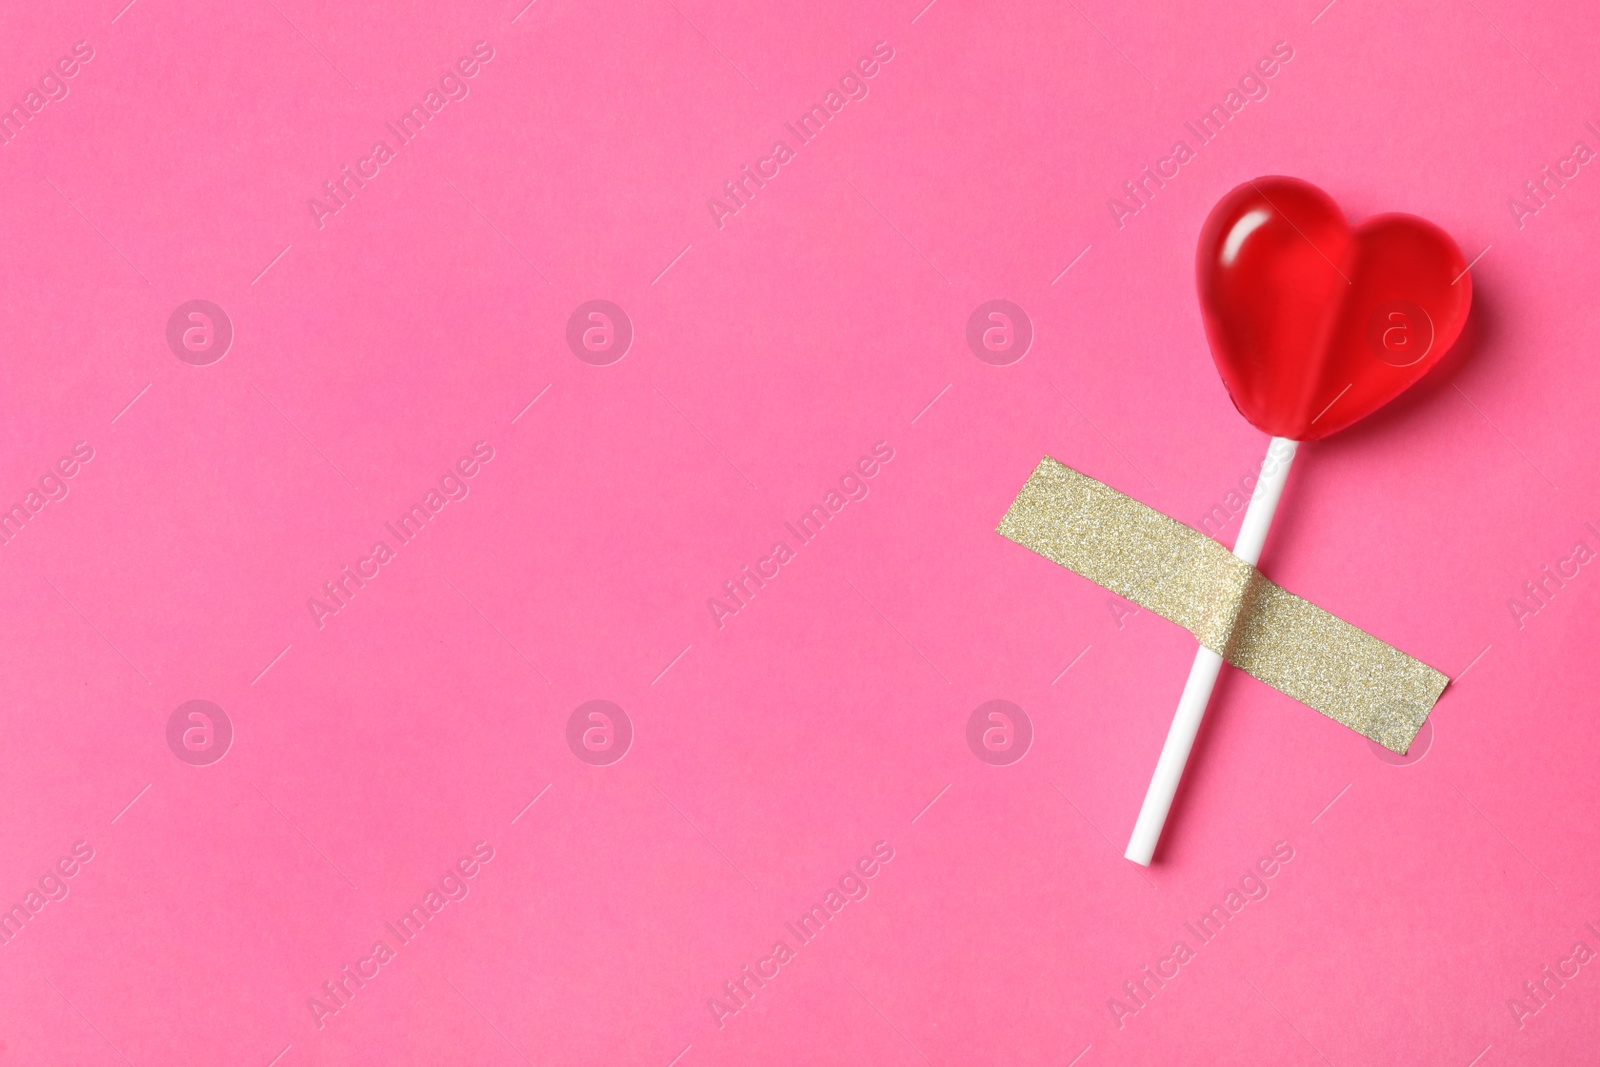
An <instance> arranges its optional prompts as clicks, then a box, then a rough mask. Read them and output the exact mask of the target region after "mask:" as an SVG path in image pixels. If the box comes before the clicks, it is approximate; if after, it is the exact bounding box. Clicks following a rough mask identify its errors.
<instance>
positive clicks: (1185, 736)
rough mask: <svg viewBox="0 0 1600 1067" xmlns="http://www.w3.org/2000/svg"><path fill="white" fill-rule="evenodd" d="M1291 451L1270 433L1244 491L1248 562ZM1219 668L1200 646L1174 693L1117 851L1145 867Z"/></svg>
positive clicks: (1242, 546) (1261, 540)
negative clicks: (1152, 766) (1146, 784)
mask: <svg viewBox="0 0 1600 1067" xmlns="http://www.w3.org/2000/svg"><path fill="white" fill-rule="evenodd" d="M1294 451H1295V442H1293V441H1291V440H1289V439H1288V438H1287V437H1274V438H1273V439H1272V443H1271V444H1269V445H1268V446H1267V458H1266V459H1265V460H1263V461H1262V464H1261V476H1260V478H1259V479H1257V481H1256V488H1255V492H1254V493H1252V494H1251V495H1250V506H1249V508H1247V509H1246V510H1245V513H1244V524H1243V525H1242V526H1241V527H1240V529H1239V539H1238V541H1237V542H1235V543H1234V546H1233V554H1234V555H1235V556H1238V557H1239V558H1240V559H1242V560H1244V561H1245V562H1246V563H1248V564H1250V565H1251V566H1252V567H1253V566H1255V565H1256V561H1257V560H1259V559H1260V558H1261V546H1262V545H1263V544H1265V543H1266V540H1267V529H1268V528H1269V527H1271V525H1272V516H1273V513H1274V512H1276V511H1277V510H1278V498H1279V497H1280V496H1282V495H1283V483H1284V481H1285V480H1286V479H1287V478H1288V477H1289V464H1290V463H1291V462H1292V461H1293V460H1294ZM1221 669H1222V656H1221V655H1219V654H1218V653H1216V652H1213V651H1211V650H1210V649H1209V648H1206V647H1205V646H1204V645H1202V646H1201V647H1200V650H1199V651H1198V652H1196V653H1195V657H1194V666H1193V667H1191V668H1189V680H1188V681H1187V682H1185V683H1184V686H1183V696H1181V697H1179V698H1178V710H1177V711H1176V712H1174V713H1173V716H1172V728H1171V729H1170V730H1168V731H1167V740H1166V743H1165V744H1163V745H1162V746H1161V758H1160V759H1159V760H1157V761H1156V773H1155V774H1154V775H1153V776H1152V777H1151V779H1150V788H1149V790H1148V791H1147V792H1146V793H1145V795H1144V804H1143V805H1142V806H1141V807H1140V808H1139V821H1138V822H1136V823H1134V825H1133V838H1132V839H1131V840H1130V841H1129V842H1128V851H1126V852H1124V853H1123V855H1124V856H1126V857H1127V858H1128V859H1130V860H1132V861H1133V862H1135V863H1137V864H1139V865H1141V866H1144V867H1148V866H1150V857H1151V856H1153V855H1154V854H1155V851H1156V842H1157V841H1159V840H1161V828H1162V827H1163V826H1165V825H1166V822H1167V812H1168V811H1169V810H1170V809H1171V808H1172V798H1173V796H1174V795H1175V794H1176V793H1177V792H1178V780H1179V779H1180V778H1182V777H1183V766H1184V764H1185V763H1187V762H1189V750H1190V749H1191V748H1193V747H1194V738H1195V735H1196V734H1197V733H1199V731H1200V720H1201V718H1203V717H1204V716H1205V713H1206V703H1207V702H1208V701H1210V699H1211V689H1212V687H1213V686H1215V685H1216V684H1217V672H1218V671H1220V670H1221Z"/></svg>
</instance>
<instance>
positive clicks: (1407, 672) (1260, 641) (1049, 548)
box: [998, 456, 1450, 753]
mask: <svg viewBox="0 0 1600 1067" xmlns="http://www.w3.org/2000/svg"><path fill="white" fill-rule="evenodd" d="M998 532H999V533H1000V534H1001V535H1003V536H1005V537H1008V538H1010V539H1011V540H1013V541H1015V542H1016V543H1017V544H1019V545H1022V546H1023V547H1024V548H1027V549H1031V550H1032V551H1034V552H1037V553H1039V555H1041V556H1043V557H1045V558H1046V559H1049V560H1054V561H1055V562H1056V563H1059V564H1061V565H1062V566H1063V567H1066V568H1067V569H1068V570H1071V571H1073V572H1075V573H1077V574H1080V575H1082V576H1083V577H1085V578H1087V579H1089V580H1090V581H1091V582H1094V583H1095V584H1096V585H1101V586H1104V587H1105V588H1107V589H1109V590H1111V591H1112V592H1113V593H1116V594H1117V595H1118V596H1120V597H1123V598H1125V599H1127V600H1131V601H1133V602H1134V603H1135V604H1138V605H1139V606H1140V607H1142V608H1145V609H1147V610H1149V611H1152V612H1154V613H1155V614H1157V615H1160V616H1161V617H1162V618H1164V619H1168V620H1170V621H1172V622H1175V623H1177V624H1178V625H1179V626H1182V627H1183V628H1184V629H1185V630H1188V631H1189V632H1190V633H1192V634H1194V635H1195V637H1196V638H1198V639H1199V641H1200V643H1201V644H1202V645H1204V646H1205V647H1207V648H1209V649H1211V650H1212V651H1214V652H1218V653H1220V654H1221V655H1222V657H1223V658H1224V659H1225V660H1227V661H1228V662H1229V663H1231V664H1233V665H1234V666H1235V667H1238V668H1239V669H1240V670H1242V671H1244V672H1245V673H1247V674H1249V675H1251V676H1252V677H1254V678H1257V679H1259V680H1261V681H1263V682H1266V683H1267V684H1268V685H1270V686H1272V687H1273V688H1274V689H1276V690H1278V691H1279V692H1281V693H1285V694H1287V695H1288V696H1291V697H1293V698H1294V699H1296V700H1298V701H1300V702H1301V703H1302V704H1305V705H1307V706H1308V707H1312V708H1315V709H1316V710H1317V711H1320V712H1321V713H1322V714H1324V715H1326V716H1327V717H1328V718H1330V719H1332V720H1334V721H1335V722H1338V723H1343V724H1344V725H1345V726H1348V727H1350V728H1351V729H1352V730H1355V731H1356V732H1357V733H1359V734H1362V735H1363V736H1365V737H1370V738H1371V739H1372V740H1374V741H1376V742H1378V744H1380V745H1383V746H1384V747H1385V748H1388V749H1391V750H1392V751H1395V752H1399V753H1404V752H1405V750H1406V749H1407V748H1409V747H1410V745H1411V739H1412V738H1413V737H1415V736H1416V733H1417V730H1419V729H1420V728H1421V727H1422V721H1423V720H1424V719H1426V718H1427V717H1428V711H1429V710H1430V709H1431V708H1432V707H1433V705H1434V704H1435V703H1436V702H1437V701H1438V699H1439V694H1440V693H1442V692H1444V687H1445V686H1446V685H1447V684H1448V683H1449V681H1450V679H1449V678H1447V677H1445V676H1444V675H1443V674H1441V673H1439V672H1438V671H1436V670H1434V669H1433V668H1432V667H1430V666H1428V665H1427V664H1426V663H1423V662H1422V661H1421V660H1417V659H1413V658H1412V657H1410V656H1408V655H1406V654H1405V653H1404V652H1401V651H1400V650H1399V649H1397V648H1395V647H1394V646H1392V645H1388V644H1385V643H1384V642H1382V641H1380V640H1378V639H1377V638H1376V637H1373V636H1372V635H1371V634H1369V633H1367V632H1366V631H1365V630H1361V629H1358V628H1356V627H1354V626H1351V625H1350V624H1349V623H1347V622H1345V621H1344V620H1343V619H1340V618H1338V617H1337V616H1335V615H1330V614H1329V613H1328V612H1326V611H1323V610H1322V609H1321V608H1319V607H1317V606H1316V605H1315V604H1312V603H1311V602H1309V601H1306V600H1302V599H1301V598H1300V597H1297V596H1295V595H1294V594H1293V593H1291V592H1289V591H1288V590H1286V589H1284V588H1282V587H1281V586H1278V585H1275V584H1274V583H1272V582H1271V581H1268V580H1267V579H1266V578H1265V577H1264V576H1263V575H1262V574H1261V572H1260V571H1258V570H1256V569H1255V568H1254V567H1252V566H1250V564H1248V563H1246V562H1244V560H1242V559H1240V558H1239V557H1237V556H1235V555H1234V554H1233V553H1232V552H1229V551H1228V550H1227V549H1226V548H1223V547H1222V545H1221V544H1219V543H1217V542H1216V541H1213V540H1212V539H1211V538H1209V537H1207V536H1206V535H1205V534H1203V533H1201V532H1200V531H1198V530H1195V529H1193V528H1191V527H1189V526H1185V525H1184V524H1183V523H1181V522H1178V521H1177V520H1175V519H1171V518H1168V517H1167V516H1165V515H1163V514H1161V512H1159V511H1156V510H1155V509H1154V508H1151V507H1147V506H1146V505H1144V504H1141V503H1139V502H1138V501H1137V500H1134V499H1133V498H1132V497H1129V496H1125V495H1123V494H1122V493H1119V492H1117V491H1116V490H1115V489H1112V488H1111V487H1110V486H1108V485H1105V484H1103V483H1101V482H1097V481H1095V480H1094V479H1093V478H1090V477H1088V476H1087V475H1084V474H1079V473H1078V472H1077V471H1075V470H1073V469H1072V468H1071V467H1068V466H1066V465H1065V464H1062V463H1058V462H1057V461H1056V460H1053V459H1051V458H1050V457H1049V456H1046V457H1045V458H1044V459H1042V460H1040V461H1039V466H1038V467H1036V468H1035V469H1034V472H1033V474H1032V475H1031V476H1030V477H1029V478H1028V483H1027V484H1026V485H1024V486H1023V487H1022V492H1020V493H1018V494H1017V498H1016V500H1014V501H1012V504H1011V509H1010V510H1009V511H1007V512H1006V514H1005V518H1003V519H1001V520H1000V526H999V528H998Z"/></svg>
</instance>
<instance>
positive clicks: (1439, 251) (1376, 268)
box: [1195, 177, 1472, 441]
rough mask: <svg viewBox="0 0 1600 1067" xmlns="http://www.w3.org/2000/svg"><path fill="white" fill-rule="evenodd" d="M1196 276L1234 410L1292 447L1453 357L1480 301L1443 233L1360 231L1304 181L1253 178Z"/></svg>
mask: <svg viewBox="0 0 1600 1067" xmlns="http://www.w3.org/2000/svg"><path fill="white" fill-rule="evenodd" d="M1195 274H1196V280H1197V282H1198V286H1199V290H1200V309H1201V314H1202V316H1203V317H1204V319H1205V324H1206V336H1207V338H1208V339H1209V340H1210V342H1211V354H1212V357H1213V358H1214V359H1215V360H1216V363H1217V370H1218V371H1219V372H1221V374H1222V381H1223V384H1224V385H1226V386H1227V389H1228V395H1229V396H1231V397H1232V398H1233V403H1234V406H1235V407H1237V408H1238V409H1239V411H1240V413H1241V414H1242V415H1244V417H1245V418H1247V419H1249V420H1250V422H1251V423H1252V424H1253V425H1254V426H1255V427H1256V428H1258V429H1260V430H1263V431H1265V432H1266V433H1269V434H1272V435H1274V436H1276V437H1288V438H1291V439H1293V440H1296V441H1313V440H1316V439H1318V438H1321V437H1326V436H1328V435H1329V434H1331V433H1334V432H1336V431H1338V430H1342V429H1344V428H1345V427H1346V426H1349V425H1350V424H1351V423H1353V422H1356V421H1357V420H1358V419H1362V418H1364V417H1366V416H1367V415H1370V414H1372V412H1374V411H1376V410H1377V409H1378V408H1380V407H1382V406H1383V405H1385V404H1387V403H1388V402H1389V401H1391V400H1393V399H1394V398H1395V397H1397V396H1399V395H1400V394H1401V393H1402V392H1404V391H1405V390H1406V389H1407V388H1409V387H1410V386H1411V385H1412V384H1413V383H1415V382H1416V381H1417V380H1418V379H1419V378H1421V377H1422V376H1423V375H1424V374H1426V373H1427V372H1428V370H1429V369H1430V368H1432V367H1433V365H1434V364H1436V363H1438V362H1439V360H1440V359H1442V358H1443V357H1444V355H1445V353H1446V352H1447V351H1449V349H1450V346H1451V345H1452V344H1454V343H1455V340H1456V338H1457V337H1458V336H1459V335H1460V333H1461V328H1462V327H1463V326H1464V325H1465V324H1466V320H1467V311H1468V309H1469V308H1470V307H1471V305H1472V276H1471V275H1469V274H1467V273H1466V263H1465V261H1464V260H1463V259H1462V256H1461V251H1460V250H1459V249H1458V248H1456V245H1455V242H1454V241H1452V240H1451V239H1450V237H1449V235H1447V234H1446V233H1445V232H1444V231H1443V230H1441V229H1439V228H1438V227H1437V226H1435V225H1433V223H1431V222H1428V221H1427V220H1425V219H1419V218H1417V217H1416V216H1413V215H1397V214H1391V215H1375V216H1373V217H1372V218H1369V219H1366V220H1365V221H1363V222H1362V223H1361V224H1360V225H1358V226H1356V227H1354V228H1352V227H1351V226H1350V224H1349V223H1348V222H1346V221H1345V217H1344V213H1343V212H1342V211H1340V210H1339V205H1338V204H1336V203H1334V201H1333V200H1332V198H1330V197H1329V196H1328V195H1327V194H1326V193H1324V192H1323V191H1322V190H1320V189H1318V188H1317V187H1316V186H1314V185H1312V184H1310V183H1309V182H1303V181H1301V180H1299V179H1298V178H1285V177H1270V178H1257V179H1256V180H1255V181H1251V182H1246V183H1245V184H1243V185H1241V186H1239V187H1238V188H1237V189H1234V190H1233V191H1232V192H1230V193H1229V194H1228V195H1227V196H1225V197H1223V198H1222V200H1221V201H1220V202H1219V203H1218V204H1217V206H1216V207H1215V208H1213V209H1212V211H1211V214H1210V216H1209V217H1208V218H1207V219H1206V223H1205V227H1204V228H1203V229H1202V230H1201V233H1200V247H1199V250H1198V253H1197V255H1196V260H1195Z"/></svg>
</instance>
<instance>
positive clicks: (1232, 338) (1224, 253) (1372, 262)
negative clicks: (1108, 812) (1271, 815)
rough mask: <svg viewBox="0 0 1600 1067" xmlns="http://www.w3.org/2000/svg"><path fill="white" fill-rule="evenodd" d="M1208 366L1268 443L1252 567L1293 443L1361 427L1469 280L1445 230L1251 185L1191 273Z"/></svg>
mask: <svg viewBox="0 0 1600 1067" xmlns="http://www.w3.org/2000/svg"><path fill="white" fill-rule="evenodd" d="M1195 274H1196V280H1197V282H1198V286H1199V290H1200V308H1201V312H1202V314H1203V316H1204V318H1205V325H1206V336H1207V338H1208V339H1209V340H1210V342H1211V354H1212V358H1214V359H1215V360H1216V363H1217V370H1218V371H1220V372H1221V374H1222V381H1223V384H1224V385H1226V386H1227V389H1228V395H1229V396H1231V397H1232V398H1233V403H1234V406H1235V407H1237V408H1238V409H1239V412H1240V414H1242V415H1243V416H1244V417H1245V418H1246V419H1249V420H1250V422H1251V424H1252V425H1254V426H1255V427H1256V428H1257V429H1260V430H1263V431H1265V432H1266V433H1269V434H1271V435H1272V443H1271V445H1270V446H1269V447H1268V450H1267V458H1266V460H1265V461H1264V462H1263V463H1262V467H1261V475H1260V477H1259V478H1258V480H1257V481H1256V487H1255V491H1254V493H1253V494H1252V495H1251V497H1250V506H1249V507H1248V508H1247V509H1246V510H1245V515H1244V521H1243V523H1242V524H1241V526H1240V529H1239V538H1238V540H1237V541H1236V542H1235V544H1234V546H1233V554H1234V555H1236V556H1238V557H1239V558H1240V559H1242V560H1244V561H1245V562H1246V563H1249V564H1250V565H1251V566H1254V565H1255V563H1256V561H1257V560H1259V559H1260V558H1261V547H1262V545H1263V544H1264V543H1265V541H1266V538H1267V529H1268V527H1270V526H1271V525H1272V516H1273V513H1274V512H1275V511H1276V510H1277V507H1278V499H1279V497H1280V496H1281V495H1282V493H1283V484H1284V481H1285V479H1286V478H1287V477H1288V474H1289V464H1290V462H1291V461H1292V460H1293V459H1294V453H1295V449H1296V447H1297V445H1298V443H1299V442H1301V441H1312V440H1316V439H1318V438H1322V437H1326V436H1328V435H1329V434H1331V433H1334V432H1336V431H1338V430H1342V429H1344V428H1345V427H1347V426H1349V425H1350V424H1351V423H1353V422H1356V421H1357V420H1359V419H1362V418H1365V417H1366V416H1368V415H1370V414H1372V413H1373V412H1374V411H1376V410H1377V409H1378V408H1380V407H1382V406H1383V405H1385V404H1387V403H1388V402H1389V401H1391V400H1393V399H1394V398H1395V397H1397V396H1399V395H1400V394H1401V393H1402V392H1404V391H1405V390H1406V389H1407V388H1409V387H1410V386H1412V385H1414V384H1415V383H1416V382H1417V380H1418V379H1419V378H1421V377H1422V376H1423V375H1424V374H1426V373H1427V372H1428V371H1429V369H1431V368H1432V367H1433V366H1434V365H1435V364H1437V363H1438V362H1439V360H1441V359H1442V358H1444V355H1445V353H1446V352H1447V351H1449V349H1450V346H1451V345H1452V344H1454V343H1455V340H1456V338H1457V337H1459V336H1460V334H1461V328H1462V327H1463V326H1464V325H1465V324H1466V320H1467V312H1468V310H1469V309H1470V308H1471V306H1472V278H1471V276H1470V275H1468V274H1467V267H1466V264H1465V262H1464V261H1463V259H1462V256H1461V250H1460V249H1458V248H1457V247H1456V244H1455V242H1454V241H1452V240H1451V239H1450V237H1449V235H1447V234H1446V233H1445V232H1444V231H1443V230H1441V229H1439V228H1438V227H1437V226H1435V225H1433V224H1432V223H1430V222H1428V221H1426V220H1425V219H1419V218H1417V217H1415V216H1413V215H1376V216H1373V217H1372V218H1370V219H1367V220H1366V221H1364V222H1362V223H1361V224H1360V225H1358V226H1355V227H1352V226H1351V225H1350V224H1349V223H1348V222H1346V221H1345V217H1344V214H1343V213H1342V212H1341V211H1340V210H1339V206H1338V205H1337V204H1336V203H1334V201H1333V199H1332V198H1331V197H1329V196H1328V194H1326V193H1324V192H1323V191H1322V190H1321V189H1318V188H1317V187H1316V186H1314V185H1311V184H1310V183H1309V182H1303V181H1301V180H1299V179H1298V178H1284V177H1271V178H1257V179H1256V180H1255V181H1250V182H1246V183H1245V184H1243V185H1241V186H1239V187H1238V188H1237V189H1234V190H1233V191H1232V192H1230V193H1229V194H1228V195H1227V196H1225V197H1223V198H1222V200H1221V201H1219V202H1218V204H1217V206H1216V207H1214V208H1212V210H1211V214H1210V216H1209V217H1208V218H1207V219H1206V223H1205V226H1204V227H1203V228H1202V229H1201V231H1200V246H1199V250H1198V252H1197V255H1196V260H1195ZM1222 662H1223V657H1222V655H1221V654H1220V653H1218V652H1215V651H1213V650H1211V649H1209V648H1205V647H1203V646H1202V647H1201V648H1200V650H1199V652H1198V653H1197V654H1196V655H1195V660H1194V666H1193V667H1192V668H1190V671H1189V680H1188V682H1187V683H1185V685H1184V687H1183V695H1182V696H1181V697H1180V698H1179V700H1178V710H1177V712H1176V713H1175V714H1174V715H1173V719H1172V728H1171V729H1170V730H1169V731H1168V733H1167V740H1166V742H1165V744H1163V746H1162V748H1161V757H1160V759H1159V760H1158V761H1157V763H1156V770H1155V774H1154V775H1153V776H1152V778H1151V780H1150V788H1149V790H1148V792H1146V794H1145V798H1144V804H1143V806H1142V807H1141V808H1140V809H1139V819H1138V822H1137V823H1136V824H1135V825H1134V828H1133V837H1132V838H1131V840H1130V841H1129V842H1128V849H1127V852H1126V853H1125V855H1126V856H1127V857H1128V858H1129V859H1131V860H1133V861H1134V862H1136V863H1140V864H1146V865H1148V864H1149V862H1150V859H1151V857H1152V856H1153V855H1154V853H1155V848H1156V842H1157V841H1158V840H1159V839H1160V837H1161V828H1162V826H1163V825H1164V824H1165V823H1166V818H1167V812H1168V811H1169V810H1170V808H1171V806H1172V798H1173V796H1174V795H1175V794H1176V793H1177V789H1178V780H1179V779H1180V778H1181V777H1182V775H1183V768H1184V764H1185V763H1186V762H1187V761H1188V759H1189V750H1190V748H1192V747H1193V745H1194V739H1195V735H1196V733H1197V732H1198V731H1199V729H1200V720H1201V718H1202V717H1203V716H1204V715H1205V710H1206V703H1207V702H1208V701H1209V700H1210V699H1211V690H1212V688H1213V686H1214V685H1215V684H1216V680H1217V674H1218V672H1219V671H1220V670H1221V669H1222Z"/></svg>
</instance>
